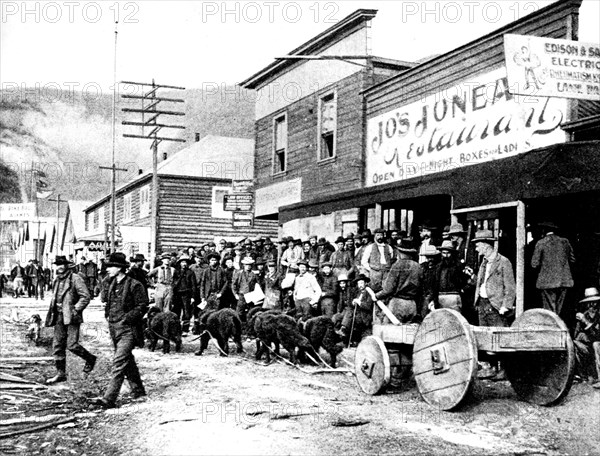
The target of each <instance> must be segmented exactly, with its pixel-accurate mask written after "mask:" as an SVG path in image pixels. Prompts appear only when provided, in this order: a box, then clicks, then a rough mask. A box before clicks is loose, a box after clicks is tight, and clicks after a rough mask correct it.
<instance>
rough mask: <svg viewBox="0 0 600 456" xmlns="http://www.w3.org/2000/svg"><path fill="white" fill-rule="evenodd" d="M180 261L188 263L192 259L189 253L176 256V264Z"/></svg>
mask: <svg viewBox="0 0 600 456" xmlns="http://www.w3.org/2000/svg"><path fill="white" fill-rule="evenodd" d="M182 261H185V262H187V263H189V262H190V261H192V259H191V258H190V257H189V255H185V254H184V255H181V256H180V257H179V258H177V262H176V264H179V263H181V262H182Z"/></svg>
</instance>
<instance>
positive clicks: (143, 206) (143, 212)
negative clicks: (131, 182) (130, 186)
mask: <svg viewBox="0 0 600 456" xmlns="http://www.w3.org/2000/svg"><path fill="white" fill-rule="evenodd" d="M148 215H150V185H144V186H143V187H142V188H140V218H141V217H146V216H148Z"/></svg>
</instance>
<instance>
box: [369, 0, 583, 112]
mask: <svg viewBox="0 0 600 456" xmlns="http://www.w3.org/2000/svg"><path fill="white" fill-rule="evenodd" d="M579 4H581V0H571V1H566V2H562V3H559V4H556V5H553V7H552V8H550V9H548V10H547V11H546V12H545V13H543V14H540V15H539V16H537V17H535V18H534V19H530V20H527V21H525V22H523V23H521V24H515V26H513V27H509V29H506V30H504V31H503V33H514V34H520V35H534V36H543V37H549V38H562V39H569V38H570V37H569V35H568V33H569V32H570V30H571V17H572V16H571V15H572V14H577V9H578V6H579ZM503 33H500V34H495V35H493V36H490V37H487V38H485V37H484V39H482V40H480V41H479V42H477V43H475V44H474V45H472V46H468V47H466V48H464V49H460V50H456V51H452V52H450V53H449V54H446V55H444V56H441V57H440V58H436V59H434V60H432V61H431V62H430V63H425V64H423V65H421V66H419V67H416V69H415V70H414V71H413V70H409V71H407V72H405V73H401V74H399V75H398V76H395V77H393V78H391V79H389V80H388V81H387V82H384V83H383V84H381V85H379V86H377V87H374V88H373V89H372V90H369V91H367V93H366V99H367V116H368V117H374V116H377V115H379V114H383V113H385V112H388V111H390V110H393V109H395V108H397V107H398V106H400V105H404V104H409V103H412V102H414V101H417V100H419V99H421V98H422V97H423V96H424V94H428V93H436V92H439V91H440V90H443V89H445V88H449V87H452V86H454V85H456V84H458V83H459V82H460V81H466V80H469V79H470V80H473V79H474V78H473V76H474V75H477V74H478V73H485V72H488V71H491V70H493V69H496V68H499V67H501V66H503V65H504V41H503Z"/></svg>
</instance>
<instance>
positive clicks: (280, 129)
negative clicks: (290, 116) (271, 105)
mask: <svg viewBox="0 0 600 456" xmlns="http://www.w3.org/2000/svg"><path fill="white" fill-rule="evenodd" d="M273 136H274V137H273V145H274V148H273V149H274V156H273V174H278V173H284V172H285V171H286V169H287V145H288V144H287V119H286V116H285V114H284V115H282V116H280V117H277V118H275V120H274V121H273Z"/></svg>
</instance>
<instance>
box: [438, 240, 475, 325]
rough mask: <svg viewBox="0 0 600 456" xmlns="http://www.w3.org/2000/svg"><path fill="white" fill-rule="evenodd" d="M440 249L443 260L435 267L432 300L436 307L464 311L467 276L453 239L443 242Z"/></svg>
mask: <svg viewBox="0 0 600 456" xmlns="http://www.w3.org/2000/svg"><path fill="white" fill-rule="evenodd" d="M439 250H440V251H441V252H442V261H441V262H440V263H439V264H438V265H437V266H436V268H435V273H434V281H433V296H432V300H433V302H434V305H435V307H436V308H442V309H453V310H456V311H457V312H461V313H462V296H461V293H462V290H463V287H464V286H465V283H466V280H467V277H466V276H465V274H464V272H463V267H462V265H461V264H460V262H459V261H458V258H457V257H456V253H457V252H456V249H455V248H454V243H453V242H452V241H451V240H449V239H448V240H446V241H444V242H442V245H441V246H440V248H439Z"/></svg>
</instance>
